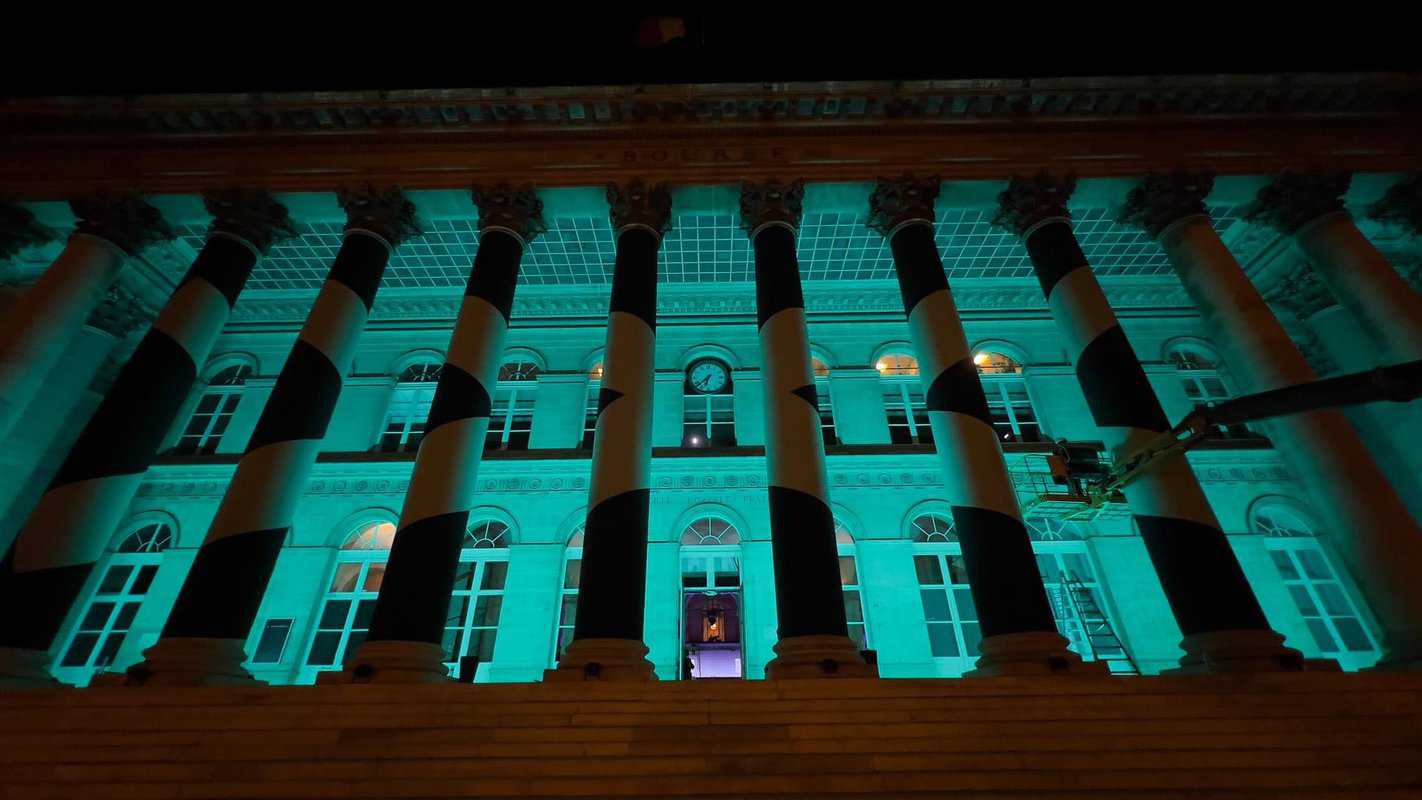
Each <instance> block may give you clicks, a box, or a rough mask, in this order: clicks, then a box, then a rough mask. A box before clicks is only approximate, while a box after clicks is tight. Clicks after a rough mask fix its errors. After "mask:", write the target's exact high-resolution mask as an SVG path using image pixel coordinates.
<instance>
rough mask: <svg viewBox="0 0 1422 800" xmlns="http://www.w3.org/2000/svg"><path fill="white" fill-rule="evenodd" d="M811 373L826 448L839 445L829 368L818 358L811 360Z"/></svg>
mask: <svg viewBox="0 0 1422 800" xmlns="http://www.w3.org/2000/svg"><path fill="white" fill-rule="evenodd" d="M810 371H811V374H813V375H814V378H815V403H816V410H817V411H819V413H820V433H822V434H824V438H825V446H826V447H828V446H829V445H832V444H839V434H838V433H837V432H836V431H835V427H834V403H832V402H831V398H830V380H829V366H828V365H827V364H825V362H823V361H821V360H820V359H818V358H811V359H810Z"/></svg>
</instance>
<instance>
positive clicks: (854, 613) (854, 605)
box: [834, 517, 869, 650]
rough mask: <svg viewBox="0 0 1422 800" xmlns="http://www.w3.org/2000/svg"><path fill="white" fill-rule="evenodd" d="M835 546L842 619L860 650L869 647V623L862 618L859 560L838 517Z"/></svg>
mask: <svg viewBox="0 0 1422 800" xmlns="http://www.w3.org/2000/svg"><path fill="white" fill-rule="evenodd" d="M834 539H835V546H836V547H837V548H838V550H839V584H840V588H841V590H842V591H843V592H844V621H845V622H846V623H847V624H848V625H849V638H850V639H853V640H854V644H855V645H856V646H857V647H858V648H859V649H860V650H868V649H869V625H868V623H867V621H866V620H865V618H864V596H863V594H862V593H861V591H860V587H859V562H858V559H857V558H855V550H854V536H853V534H851V533H850V532H849V527H848V526H846V525H845V524H844V522H842V521H841V520H840V519H839V518H838V517H835V520H834Z"/></svg>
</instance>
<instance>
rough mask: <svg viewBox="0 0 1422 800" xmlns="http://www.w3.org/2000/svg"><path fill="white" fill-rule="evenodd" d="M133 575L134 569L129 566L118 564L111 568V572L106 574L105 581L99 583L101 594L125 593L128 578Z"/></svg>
mask: <svg viewBox="0 0 1422 800" xmlns="http://www.w3.org/2000/svg"><path fill="white" fill-rule="evenodd" d="M131 574H133V567H131V566H129V565H127V564H117V565H115V566H112V567H109V571H108V572H105V573H104V580H103V581H102V582H100V583H99V594H118V593H119V592H122V591H123V586H124V584H125V583H128V576H129V575H131Z"/></svg>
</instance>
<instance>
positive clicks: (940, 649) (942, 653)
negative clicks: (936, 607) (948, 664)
mask: <svg viewBox="0 0 1422 800" xmlns="http://www.w3.org/2000/svg"><path fill="white" fill-rule="evenodd" d="M928 646H929V649H931V650H932V651H933V655H934V657H935V658H953V657H956V656H957V655H958V639H957V637H955V636H954V635H953V626H952V625H949V624H947V623H937V624H934V625H929V626H928Z"/></svg>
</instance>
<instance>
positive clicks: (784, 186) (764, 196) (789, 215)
mask: <svg viewBox="0 0 1422 800" xmlns="http://www.w3.org/2000/svg"><path fill="white" fill-rule="evenodd" d="M804 213H805V182H804V181H803V180H798V179H797V180H793V181H791V182H789V183H782V182H780V181H778V180H776V179H775V178H770V179H768V180H766V181H764V182H762V183H754V182H752V181H746V182H744V183H742V184H741V227H742V228H744V229H745V231H746V233H748V234H750V235H751V238H755V234H756V233H757V232H758V231H759V230H760V229H761V228H764V227H765V226H766V225H783V226H785V227H787V228H789V229H790V230H792V231H793V230H798V229H799V227H800V218H801V217H802V216H803V215H804Z"/></svg>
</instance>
